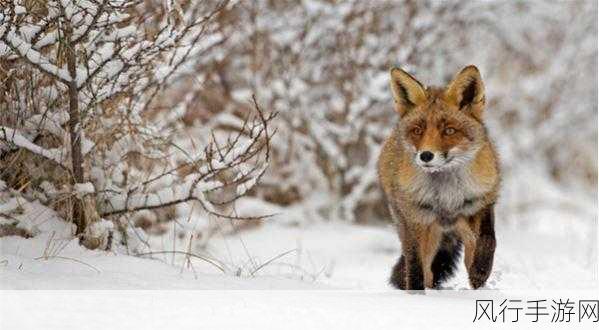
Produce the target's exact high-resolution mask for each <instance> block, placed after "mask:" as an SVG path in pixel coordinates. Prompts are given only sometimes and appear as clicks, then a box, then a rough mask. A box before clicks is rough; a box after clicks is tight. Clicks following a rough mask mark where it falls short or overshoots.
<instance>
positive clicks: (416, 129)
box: [412, 127, 422, 135]
mask: <svg viewBox="0 0 599 330" xmlns="http://www.w3.org/2000/svg"><path fill="white" fill-rule="evenodd" d="M412 134H414V135H422V128H420V127H414V128H412Z"/></svg>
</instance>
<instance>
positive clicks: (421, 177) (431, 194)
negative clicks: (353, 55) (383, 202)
mask: <svg viewBox="0 0 599 330" xmlns="http://www.w3.org/2000/svg"><path fill="white" fill-rule="evenodd" d="M391 90H392V94H393V97H394V101H395V110H396V111H397V112H398V114H399V115H400V117H401V119H400V122H399V124H398V125H397V127H396V128H395V129H394V130H393V132H392V134H391V136H390V137H389V138H388V139H387V140H386V142H385V143H384V145H383V148H382V151H381V154H380V157H379V163H378V170H379V181H380V183H381V186H382V188H383V191H384V193H385V196H386V197H387V201H388V203H389V207H390V209H391V213H392V214H393V218H394V221H395V223H396V224H397V228H398V233H399V237H400V240H401V241H402V243H403V244H402V249H403V255H404V257H405V269H406V270H405V271H406V275H405V279H402V281H406V283H405V285H406V286H405V287H406V288H407V289H414V288H412V287H411V286H416V288H420V285H419V284H418V283H419V282H418V279H419V278H420V277H422V285H423V286H426V287H429V288H430V287H432V286H433V276H434V274H433V273H432V271H431V264H432V262H433V259H434V258H435V256H436V255H437V253H438V252H439V249H440V248H442V247H440V245H441V241H442V239H443V237H444V235H449V234H453V233H455V234H456V236H457V237H459V239H460V240H461V241H462V242H463V244H464V246H465V263H466V266H467V269H468V270H469V272H470V271H474V270H472V269H473V267H472V265H473V263H474V262H475V260H477V262H479V263H480V264H484V263H485V253H486V252H484V251H483V250H481V249H480V247H479V246H478V245H480V244H478V243H479V241H480V240H479V237H481V235H483V236H484V237H485V242H487V241H488V240H487V236H489V235H490V234H489V233H490V232H492V236H493V237H492V244H491V243H485V244H486V246H489V247H492V249H493V251H494V247H495V243H494V242H495V241H494V231H492V223H491V226H489V225H488V224H487V222H489V221H491V222H492V206H493V204H494V203H495V201H496V199H497V193H498V187H499V166H498V158H497V154H496V152H495V149H494V147H493V145H492V143H491V141H490V140H489V138H488V136H487V133H486V132H487V131H486V128H485V127H484V124H483V122H482V119H483V112H484V99H485V98H484V86H483V83H482V79H481V78H480V74H479V72H478V69H476V67H474V66H468V67H466V68H464V69H463V70H462V71H460V73H458V74H457V75H456V77H455V78H454V79H453V80H452V81H451V82H450V83H449V84H448V86H447V87H446V88H435V87H431V88H425V87H424V86H423V85H422V84H421V83H420V82H418V81H417V80H416V79H415V78H414V77H413V76H411V75H409V74H407V73H405V72H404V71H402V70H400V69H393V70H392V71H391ZM422 150H429V151H433V152H438V153H439V154H441V155H445V156H444V157H445V158H444V160H445V161H446V163H444V164H442V165H441V166H445V167H440V168H439V171H438V172H436V173H432V172H430V171H429V172H427V171H426V170H425V169H423V168H422V166H420V165H418V164H417V163H416V161H415V158H416V157H417V156H416V155H417V154H418V152H420V151H422ZM452 161H454V163H451V162H452ZM452 175H453V176H452ZM453 181H457V182H458V184H452V182H453ZM460 184H461V185H460ZM489 209H491V210H490V211H489ZM481 224H485V225H481ZM481 228H482V229H481ZM489 228H490V229H489ZM483 229H484V230H483ZM485 235H486V236H485ZM477 244H478V245H477ZM477 247H478V249H477ZM479 250H481V251H482V252H480V251H479ZM493 251H490V259H491V264H492V253H493ZM480 255H483V256H482V257H481V256H480ZM486 258H487V259H489V256H488V255H486ZM414 260H417V261H418V262H419V266H420V267H421V274H420V273H419V272H418V271H417V270H418V268H414V266H413V265H412V264H410V262H412V261H414ZM483 268H484V267H483ZM398 269H399V267H398ZM489 271H490V270H489ZM486 276H488V274H482V275H480V274H471V278H476V281H475V282H472V285H473V287H478V286H479V285H481V284H480V282H481V281H482V282H483V283H484V281H485V280H486ZM411 284H412V285H411ZM398 286H400V287H401V283H400V284H398Z"/></svg>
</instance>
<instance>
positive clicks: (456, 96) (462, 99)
mask: <svg viewBox="0 0 599 330" xmlns="http://www.w3.org/2000/svg"><path fill="white" fill-rule="evenodd" d="M391 91H392V93H393V99H394V102H395V110H396V111H397V112H398V113H399V116H400V117H401V119H400V123H399V126H398V129H399V134H400V137H401V140H402V143H403V145H404V147H405V149H406V150H407V151H408V152H409V153H410V156H411V157H412V159H413V161H414V163H415V164H416V165H417V166H418V167H420V168H421V169H422V170H424V171H425V172H439V171H447V170H450V169H455V168H459V167H462V166H464V165H466V164H468V163H469V162H470V161H471V160H472V159H473V158H474V156H475V155H476V153H477V151H478V150H479V149H480V147H481V146H482V144H483V143H484V142H485V141H486V131H485V126H484V124H483V121H482V120H483V118H482V116H483V110H484V106H485V95H484V86H483V82H482V79H481V76H480V73H479V71H478V69H477V68H476V67H475V66H473V65H471V66H467V67H465V68H464V69H462V70H461V71H460V72H459V73H458V74H457V75H456V76H455V77H454V78H453V80H452V81H451V82H450V83H449V84H448V85H447V86H446V87H445V88H437V87H429V88H425V87H424V86H423V85H422V84H421V83H420V82H419V81H418V80H416V78H414V77H412V76H411V75H410V74H408V73H407V72H405V71H403V70H401V69H398V68H393V69H392V70H391Z"/></svg>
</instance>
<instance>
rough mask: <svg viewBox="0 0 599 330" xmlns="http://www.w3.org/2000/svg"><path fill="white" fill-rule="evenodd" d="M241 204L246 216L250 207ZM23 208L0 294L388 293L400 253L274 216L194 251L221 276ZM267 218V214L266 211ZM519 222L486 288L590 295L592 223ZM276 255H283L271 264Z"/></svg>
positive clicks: (391, 246)
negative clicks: (90, 235) (26, 233)
mask: <svg viewBox="0 0 599 330" xmlns="http://www.w3.org/2000/svg"><path fill="white" fill-rule="evenodd" d="M246 204H248V205H246V207H245V208H246V209H249V206H250V205H251V203H247V202H246ZM23 207H24V212H23V213H22V214H20V215H16V216H15V217H16V218H17V219H24V218H27V219H31V221H28V222H24V223H28V224H29V227H30V228H31V227H35V228H36V230H38V231H40V232H41V233H40V234H38V235H37V236H35V237H34V238H31V239H24V238H19V237H4V238H1V239H0V243H1V247H0V252H1V254H0V260H2V262H3V263H4V265H3V267H2V273H1V274H0V287H2V288H4V289H11V288H12V289H82V288H88V289H91V288H95V289H131V288H144V289H173V288H189V289H200V288H204V289H205V288H211V289H219V288H220V289H234V288H238V289H250V288H251V289H261V288H262V289H264V288H277V289H300V288H310V289H313V288H324V287H328V288H336V289H351V290H355V289H360V290H392V289H391V288H390V287H389V286H388V285H387V279H388V275H389V271H390V269H391V267H392V266H393V264H394V262H395V261H396V259H397V258H398V256H399V253H400V249H399V247H400V245H399V241H398V239H397V237H396V234H395V233H394V232H393V230H392V228H390V227H388V226H380V227H376V226H360V225H352V224H347V223H344V222H331V223H316V224H310V225H297V223H287V224H285V222H281V223H279V222H278V221H277V219H278V218H281V217H287V216H289V215H288V214H285V213H282V214H281V213H279V214H278V215H276V216H274V217H273V218H271V219H270V220H265V221H264V223H263V224H262V225H261V226H259V227H257V228H256V229H251V230H246V231H241V232H238V233H233V234H230V235H223V236H221V237H213V238H212V239H211V240H210V241H208V244H207V246H206V248H205V249H204V250H199V251H195V249H194V253H198V254H204V255H205V256H208V257H210V258H212V259H214V260H218V261H219V262H220V263H222V264H223V265H224V268H225V270H226V274H222V273H221V271H219V270H218V269H217V268H215V267H214V266H212V265H210V264H208V263H206V262H203V261H201V260H199V259H193V258H192V259H191V262H192V264H193V267H189V266H185V261H186V260H187V259H186V258H185V257H184V256H176V258H174V257H173V255H172V254H168V253H167V254H156V255H154V258H153V259H147V258H142V257H134V256H132V255H126V254H124V253H123V252H122V251H119V249H117V250H115V251H116V252H106V251H90V250H87V249H85V248H83V247H81V246H79V244H78V243H77V242H76V240H75V239H74V238H73V237H72V236H70V235H71V231H72V228H71V226H70V225H68V224H67V223H65V222H64V221H62V220H60V219H59V218H58V217H57V216H56V214H54V212H53V211H51V210H49V209H47V208H45V207H44V206H42V205H41V204H39V203H24V206H23ZM262 207H264V205H263V206H262ZM268 211H269V212H273V213H276V210H275V209H270V210H268ZM560 215H562V216H563V215H565V214H564V213H562V214H559V213H557V214H555V213H553V214H552V213H547V212H538V213H536V214H535V215H534V217H535V218H537V222H538V224H542V223H543V222H546V221H549V219H559V216H560ZM220 221H222V220H220ZM527 221H529V222H530V226H529V229H527V230H523V229H521V228H519V227H515V226H510V225H506V224H501V223H499V224H498V226H497V232H498V234H497V235H498V238H497V240H498V249H497V252H496V259H495V266H494V271H493V273H492V275H491V277H490V279H489V281H488V283H487V288H488V289H494V290H499V291H502V290H514V289H522V290H524V289H535V290H552V289H589V288H594V289H597V288H598V282H599V281H598V275H597V264H596V261H597V250H596V245H597V237H596V236H595V235H594V234H593V233H596V229H597V224H596V222H590V223H588V224H587V227H585V228H583V230H581V231H576V230H574V228H573V227H572V226H564V227H563V228H560V230H557V231H555V230H554V231H545V230H543V229H542V226H539V225H536V226H535V225H534V223H532V220H530V219H528V220H527ZM554 221H555V220H554ZM105 223H107V224H110V226H107V227H108V228H109V229H110V228H111V225H112V224H111V223H109V222H106V221H101V222H100V223H99V224H98V225H99V226H103V224H105ZM221 226H226V224H221ZM538 228H541V229H538ZM172 236H173V234H172V232H171V233H167V234H165V235H164V236H163V237H162V238H160V239H158V238H154V241H150V242H149V244H150V245H151V246H153V247H154V249H153V251H158V250H173V249H172V248H171V246H174V247H175V249H174V250H178V251H183V250H185V244H186V243H187V242H186V241H185V240H181V241H176V242H175V243H174V245H173V243H172V241H171V242H168V241H167V242H165V241H164V239H165V238H168V237H172ZM159 241H161V244H162V247H160V243H158V242H159ZM594 246H595V249H594V250H593V247H594ZM54 248H55V249H54ZM49 251H50V252H49ZM582 252H585V253H582ZM285 253H286V254H285ZM280 254H285V255H283V256H281V257H280V258H275V257H276V256H278V255H280ZM44 256H45V257H44ZM40 257H41V258H40ZM273 258H275V260H271V259H273ZM257 268H259V270H258V271H255V270H256V269H257ZM251 273H253V274H254V276H250V274H251ZM236 275H238V276H236ZM468 287H469V286H468V280H467V275H466V272H465V269H464V267H463V266H460V267H459V271H458V272H457V274H456V276H455V277H454V278H453V279H451V280H450V281H449V282H447V283H446V285H445V286H444V288H445V289H449V290H451V291H454V290H457V291H456V292H459V291H461V290H466V289H468Z"/></svg>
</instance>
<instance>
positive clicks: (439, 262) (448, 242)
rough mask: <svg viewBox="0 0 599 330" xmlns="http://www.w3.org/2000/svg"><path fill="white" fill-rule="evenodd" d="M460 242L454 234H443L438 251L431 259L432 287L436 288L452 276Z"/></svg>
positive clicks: (458, 256)
mask: <svg viewBox="0 0 599 330" xmlns="http://www.w3.org/2000/svg"><path fill="white" fill-rule="evenodd" d="M461 246H462V242H461V241H460V240H459V238H458V237H457V236H456V235H455V234H452V233H450V234H444V235H443V239H442V241H441V244H440V246H439V251H438V252H437V254H436V255H435V259H433V263H432V265H431V270H432V272H433V287H434V288H438V287H439V286H440V285H441V284H442V283H443V282H445V280H447V279H448V278H450V277H451V276H452V275H453V272H454V271H455V269H456V262H457V261H458V259H459V258H460V251H461Z"/></svg>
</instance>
